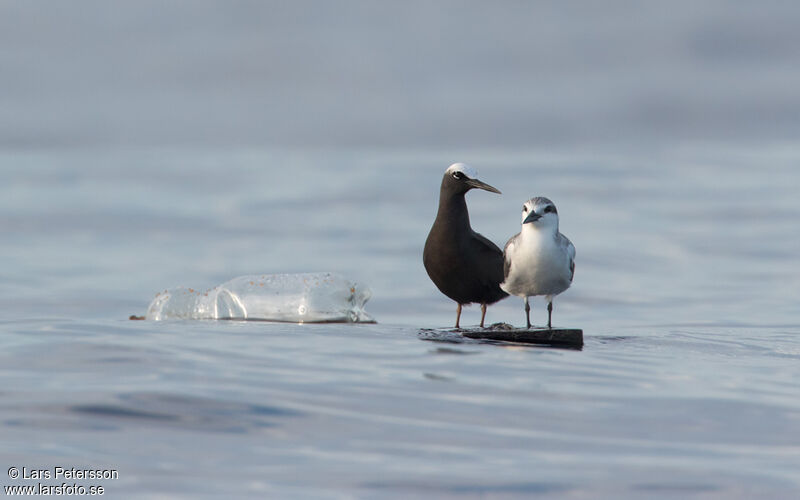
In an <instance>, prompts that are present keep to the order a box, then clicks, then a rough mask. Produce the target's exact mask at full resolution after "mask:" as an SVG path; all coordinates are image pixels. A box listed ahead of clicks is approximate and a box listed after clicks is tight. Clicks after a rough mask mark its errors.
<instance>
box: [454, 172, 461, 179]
mask: <svg viewBox="0 0 800 500" xmlns="http://www.w3.org/2000/svg"><path fill="white" fill-rule="evenodd" d="M453 177H454V178H456V179H458V180H461V179H463V178H464V174H462V173H461V172H453Z"/></svg>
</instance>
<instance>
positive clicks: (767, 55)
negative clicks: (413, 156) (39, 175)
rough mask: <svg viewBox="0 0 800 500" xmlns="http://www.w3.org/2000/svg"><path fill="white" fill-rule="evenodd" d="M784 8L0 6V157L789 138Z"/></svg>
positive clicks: (796, 11)
mask: <svg viewBox="0 0 800 500" xmlns="http://www.w3.org/2000/svg"><path fill="white" fill-rule="evenodd" d="M798 25H800V6H798V5H797V4H793V3H788V2H759V3H747V2H718V1H709V2H700V3H697V2H688V1H682V2H677V3H675V2H670V3H669V4H663V3H658V2H644V3H638V2H612V3H603V4H602V5H600V4H594V3H590V2H580V3H570V4H565V3H558V2H554V3H539V2H537V3H535V4H533V3H532V4H528V3H523V2H519V3H517V2H506V3H502V4H491V5H490V4H485V3H481V2H432V3H430V2H421V1H412V2H404V3H403V4H376V3H372V2H360V1H346V2H336V3H330V4H328V3H319V2H291V3H282V2H256V1H234V2H212V1H192V2H189V1H169V2H155V1H151V0H145V1H136V2H131V1H128V2H124V1H123V2H113V3H109V2H102V1H98V0H89V1H82V2H70V3H58V2H56V3H49V2H48V3H34V2H20V1H2V2H0V40H2V42H0V68H2V78H0V109H2V110H3V112H2V113H0V148H2V149H46V148H59V147H111V148H116V147H121V148H148V147H221V148H225V147H237V148H241V147H278V148H281V147H285V148H330V147H342V148H373V147H374V148H397V149H405V148H409V149H411V148H453V147H458V148H463V147H470V148H477V149H480V148H498V149H509V150H513V149H520V148H550V147H555V148H563V147H575V146H581V145H582V146H587V147H590V148H592V147H601V146H604V145H606V146H607V145H611V146H625V147H636V146H637V145H641V146H645V147H657V146H663V145H671V144H677V143H685V142H721V143H730V144H735V145H747V144H761V143H790V142H792V141H793V140H795V139H796V138H797V137H799V136H800V120H798V119H797V117H798V116H800V93H798V92H797V89H798V88H800V51H798V50H797V47H800V30H797V26H798Z"/></svg>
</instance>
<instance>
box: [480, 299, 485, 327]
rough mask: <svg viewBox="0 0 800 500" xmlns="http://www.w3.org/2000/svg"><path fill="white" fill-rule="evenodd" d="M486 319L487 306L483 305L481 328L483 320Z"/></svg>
mask: <svg viewBox="0 0 800 500" xmlns="http://www.w3.org/2000/svg"><path fill="white" fill-rule="evenodd" d="M485 317H486V304H481V328H483V318H485Z"/></svg>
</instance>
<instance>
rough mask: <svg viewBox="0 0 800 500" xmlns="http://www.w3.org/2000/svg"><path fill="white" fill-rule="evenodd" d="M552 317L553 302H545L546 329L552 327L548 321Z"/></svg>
mask: <svg viewBox="0 0 800 500" xmlns="http://www.w3.org/2000/svg"><path fill="white" fill-rule="evenodd" d="M552 318H553V303H552V302H548V303H547V329H548V330H552V329H553V325H552V323H551V322H550V320H551V319H552Z"/></svg>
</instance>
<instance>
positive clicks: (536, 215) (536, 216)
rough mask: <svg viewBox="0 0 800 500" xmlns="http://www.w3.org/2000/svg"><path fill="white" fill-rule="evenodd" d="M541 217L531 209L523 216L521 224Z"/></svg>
mask: <svg viewBox="0 0 800 500" xmlns="http://www.w3.org/2000/svg"><path fill="white" fill-rule="evenodd" d="M541 218H542V216H541V215H539V214H537V213H536V212H533V211H531V213H529V214H528V216H527V217H525V220H524V221H522V223H523V224H527V223H529V222H536V221H537V220H539V219H541Z"/></svg>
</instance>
